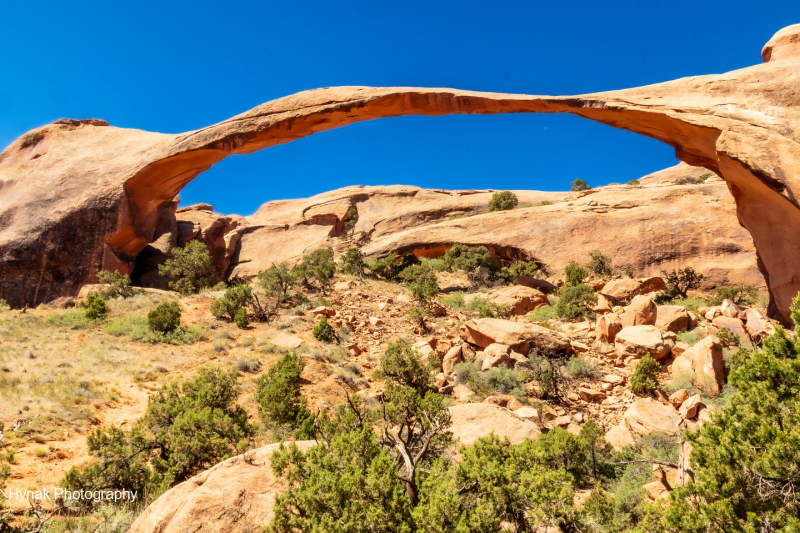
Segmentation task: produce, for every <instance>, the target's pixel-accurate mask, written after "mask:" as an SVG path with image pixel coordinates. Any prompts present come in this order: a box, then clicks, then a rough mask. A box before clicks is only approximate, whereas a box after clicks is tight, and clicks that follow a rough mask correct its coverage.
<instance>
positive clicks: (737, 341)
mask: <svg viewBox="0 0 800 533" xmlns="http://www.w3.org/2000/svg"><path fill="white" fill-rule="evenodd" d="M717 338H718V339H719V341H720V342H721V343H722V345H723V346H737V347H738V346H741V345H742V338H741V337H740V336H739V335H738V334H736V333H734V332H733V331H731V329H730V328H722V329H721V330H719V331H718V332H717Z"/></svg>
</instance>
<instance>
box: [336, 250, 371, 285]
mask: <svg viewBox="0 0 800 533" xmlns="http://www.w3.org/2000/svg"><path fill="white" fill-rule="evenodd" d="M366 267H367V263H366V261H365V260H364V254H363V253H361V250H359V249H358V248H350V249H349V250H347V252H345V253H344V255H343V256H342V257H341V258H339V270H340V271H342V272H343V273H345V274H352V275H353V276H358V277H359V279H361V280H362V281H363V279H364V269H365V268H366Z"/></svg>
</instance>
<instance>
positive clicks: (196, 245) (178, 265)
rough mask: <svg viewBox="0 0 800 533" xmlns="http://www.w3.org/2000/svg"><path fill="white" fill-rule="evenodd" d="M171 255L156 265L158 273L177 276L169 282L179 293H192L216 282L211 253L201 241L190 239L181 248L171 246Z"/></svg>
mask: <svg viewBox="0 0 800 533" xmlns="http://www.w3.org/2000/svg"><path fill="white" fill-rule="evenodd" d="M172 256H173V257H172V259H167V261H165V262H164V264H162V265H158V273H159V274H160V275H162V276H169V277H172V278H177V279H176V280H175V281H170V282H169V286H170V288H172V289H174V290H176V291H178V292H179V293H181V294H192V293H195V292H197V291H198V290H200V289H201V288H203V287H211V286H213V285H214V284H216V282H217V279H216V277H214V276H213V275H212V273H211V266H212V265H211V253H210V252H209V251H208V246H206V245H205V244H203V243H202V242H200V241H198V240H192V241H189V242H188V243H186V245H185V246H184V247H183V248H173V249H172Z"/></svg>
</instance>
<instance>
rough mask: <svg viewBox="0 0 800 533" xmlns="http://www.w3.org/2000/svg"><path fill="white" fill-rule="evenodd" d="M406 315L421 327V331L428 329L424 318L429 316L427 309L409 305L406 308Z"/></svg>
mask: <svg viewBox="0 0 800 533" xmlns="http://www.w3.org/2000/svg"><path fill="white" fill-rule="evenodd" d="M406 316H407V317H408V318H409V319H410V320H411V321H412V322H414V323H415V324H416V325H417V326H419V327H420V328H422V330H423V331H425V330H427V329H428V326H427V325H426V324H425V319H426V318H428V317H430V316H431V312H430V310H429V309H427V308H425V307H420V306H418V305H417V306H414V307H409V308H408V309H406Z"/></svg>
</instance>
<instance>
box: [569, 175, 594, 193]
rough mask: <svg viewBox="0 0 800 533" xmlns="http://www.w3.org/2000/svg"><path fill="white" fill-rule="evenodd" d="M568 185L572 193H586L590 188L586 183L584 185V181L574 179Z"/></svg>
mask: <svg viewBox="0 0 800 533" xmlns="http://www.w3.org/2000/svg"><path fill="white" fill-rule="evenodd" d="M569 184H570V185H571V186H572V189H571V190H572V191H576V192H577V191H588V190H589V189H591V188H592V187H591V186H590V185H589V184H588V183H586V182H585V181H584V180H582V179H580V178H576V179H574V180H572V181H571V182H569Z"/></svg>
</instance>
